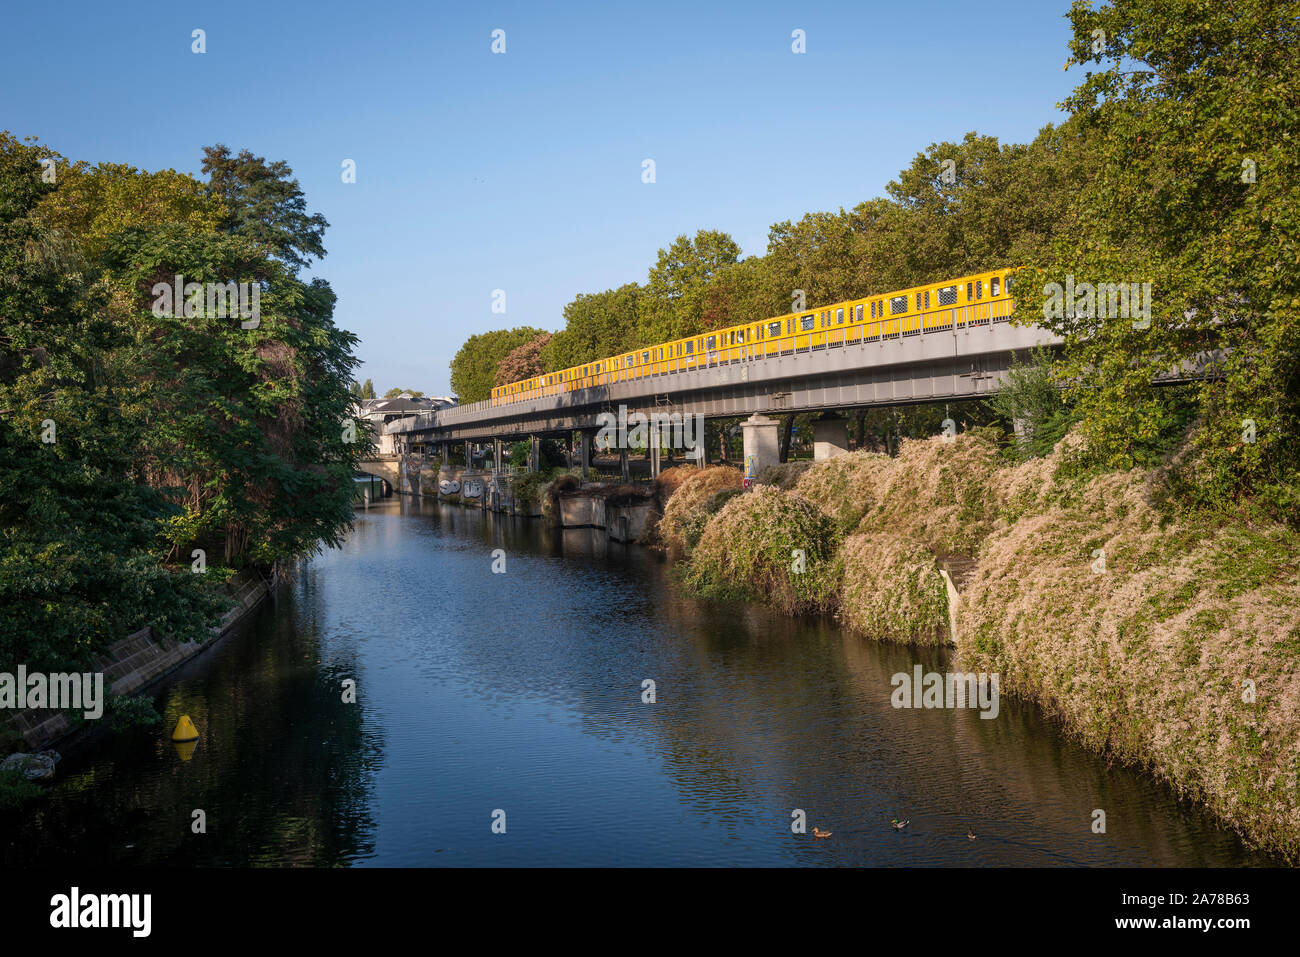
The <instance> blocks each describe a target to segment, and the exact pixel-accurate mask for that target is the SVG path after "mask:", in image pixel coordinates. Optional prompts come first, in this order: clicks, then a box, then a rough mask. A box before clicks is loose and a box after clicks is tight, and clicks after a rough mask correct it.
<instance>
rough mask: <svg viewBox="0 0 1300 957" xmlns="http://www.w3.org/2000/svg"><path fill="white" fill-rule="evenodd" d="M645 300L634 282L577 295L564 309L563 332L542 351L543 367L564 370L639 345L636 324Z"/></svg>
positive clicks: (643, 294) (642, 292)
mask: <svg viewBox="0 0 1300 957" xmlns="http://www.w3.org/2000/svg"><path fill="white" fill-rule="evenodd" d="M644 296H645V290H644V289H643V288H642V287H641V286H640V285H638V284H637V283H634V282H630V283H626V284H624V285H622V286H619V287H618V288H617V289H607V290H605V291H604V292H597V293H591V294H588V293H579V294H578V295H577V296H576V297H575V298H574V300H573V301H572V302H570V303H569V304H568V305H566V306H565V307H564V329H563V330H562V331H560V332H557V333H555V334H554V335H552V336H551V338H550V339H549V340H548V341H547V343H546V344H545V346H543V347H542V354H541V362H542V364H543V366H544V367H545V368H546V369H567V368H569V367H571V366H576V365H581V364H582V363H584V362H591V361H592V360H594V359H606V358H608V357H610V356H612V355H615V354H616V353H619V352H623V351H625V350H627V349H632V348H635V347H636V346H638V345H641V344H642V340H641V339H640V333H639V331H638V328H637V323H638V321H639V319H640V314H641V300H642V299H643V298H644ZM645 344H647V345H648V342H647V343H645Z"/></svg>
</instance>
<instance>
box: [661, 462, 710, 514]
mask: <svg viewBox="0 0 1300 957" xmlns="http://www.w3.org/2000/svg"><path fill="white" fill-rule="evenodd" d="M700 471H701V470H700V468H699V467H698V466H695V465H674V466H673V467H672V468H670V469H664V470H663V471H662V472H660V473H659V477H658V478H657V479H655V498H657V499H658V500H659V508H660V509H661V510H662V509H663V507H664V506H665V505H666V504H667V503H668V500H669V499H670V498H672V497H673V495H675V494H676V493H677V490H678V489H679V488H681V487H682V483H683V482H685V481H686V480H687V479H688V478H690V477H691V476H692V475H695V474H696V473H698V472H700Z"/></svg>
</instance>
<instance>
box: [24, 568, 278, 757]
mask: <svg viewBox="0 0 1300 957" xmlns="http://www.w3.org/2000/svg"><path fill="white" fill-rule="evenodd" d="M271 588H272V583H271V581H269V580H268V579H267V578H266V577H264V576H263V575H262V574H261V573H260V572H259V571H257V570H256V569H253V568H248V569H244V570H243V571H240V572H237V573H236V574H235V575H234V576H233V577H232V578H231V580H230V581H228V582H226V583H224V584H222V585H221V586H219V591H220V592H221V594H223V595H225V596H226V597H227V598H228V599H229V602H230V607H229V608H228V609H227V610H226V612H225V613H224V614H223V615H222V616H221V621H220V622H219V623H218V624H216V625H214V626H213V627H212V629H211V637H210V638H209V639H208V640H207V641H203V642H198V641H177V640H175V638H173V637H171V636H168V635H159V634H157V633H155V631H154V630H153V629H152V628H150V627H145V628H141V629H140V630H139V631H137V632H134V633H133V634H130V635H127V636H126V637H125V638H123V639H122V640H121V641H118V642H115V643H114V644H112V645H110V646H109V648H108V650H107V651H106V652H105V653H104V654H103V655H101V656H100V657H99V658H98V659H97V660H96V662H95V666H94V668H93V669H92V671H93V672H96V673H99V674H102V675H103V681H104V686H105V687H106V688H107V689H108V691H109V693H110V694H112V695H141V694H146V693H148V691H149V689H150V687H151V686H153V685H154V684H156V683H158V682H159V681H161V680H162V679H163V678H165V677H166V676H167V675H169V674H171V673H172V672H173V671H175V670H176V669H177V668H179V667H180V666H181V665H182V664H184V663H185V662H187V661H189V660H190V659H192V658H194V657H195V656H197V655H200V654H202V653H203V652H205V651H208V650H210V649H211V648H213V647H214V646H215V645H216V644H217V643H218V642H219V641H221V639H222V638H224V637H225V636H226V635H228V634H229V633H230V632H231V631H232V630H233V629H234V628H235V627H236V626H237V625H238V624H239V623H240V622H241V621H243V620H244V618H245V617H246V616H247V615H248V614H249V612H251V611H252V610H253V609H254V608H256V607H257V606H258V605H259V604H261V602H262V601H263V600H264V599H265V598H266V597H267V595H269V594H270V591H271ZM101 704H102V702H101ZM4 725H5V728H6V729H7V730H8V731H9V732H10V733H11V734H12V735H15V736H16V737H17V738H18V739H20V740H21V745H22V747H23V748H25V749H26V750H28V751H41V750H45V749H48V748H55V747H58V748H64V747H72V746H76V745H77V744H78V743H79V742H81V741H83V740H84V739H85V738H87V737H89V736H91V735H92V734H93V733H94V732H95V731H96V730H97V726H96V725H93V724H90V723H89V722H83V721H78V720H77V715H76V713H75V712H70V711H61V710H54V709H51V708H23V709H21V710H18V711H15V712H14V713H12V714H8V715H5V721H4Z"/></svg>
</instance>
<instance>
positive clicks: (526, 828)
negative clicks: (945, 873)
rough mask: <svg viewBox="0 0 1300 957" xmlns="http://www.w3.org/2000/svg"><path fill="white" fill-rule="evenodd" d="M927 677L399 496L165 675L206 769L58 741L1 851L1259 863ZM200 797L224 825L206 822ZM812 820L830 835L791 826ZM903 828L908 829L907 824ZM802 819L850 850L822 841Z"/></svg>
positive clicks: (912, 653)
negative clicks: (906, 677)
mask: <svg viewBox="0 0 1300 957" xmlns="http://www.w3.org/2000/svg"><path fill="white" fill-rule="evenodd" d="M497 550H501V551H502V552H503V553H504V558H505V565H504V571H502V572H499V573H498V572H494V571H493V566H494V561H495V559H494V552H496V551H497ZM917 664H921V665H922V666H923V667H924V670H925V671H927V672H932V671H933V672H944V671H947V670H950V667H951V658H950V652H948V651H946V650H945V649H942V648H911V647H906V646H902V645H896V644H889V643H882V642H868V641H863V640H862V639H861V638H860V637H859V636H857V635H854V634H851V633H850V632H848V631H847V630H845V629H843V628H842V627H840V626H839V625H838V624H837V623H836V622H835V621H834V620H833V619H830V618H825V617H817V618H806V619H789V618H785V617H783V616H779V615H773V614H771V611H770V609H768V608H767V607H765V606H763V605H761V604H752V603H747V602H710V601H700V600H698V599H696V598H693V597H692V596H691V595H690V594H689V593H687V592H686V591H685V590H684V589H683V588H682V587H681V585H680V583H679V582H677V581H676V579H675V576H674V575H673V574H672V572H671V568H670V566H669V565H668V564H667V563H666V562H664V561H663V560H662V559H661V558H659V557H657V556H655V555H654V554H653V553H651V552H649V551H648V550H646V549H642V548H638V547H634V546H628V545H624V544H620V543H617V542H611V541H610V540H609V538H608V536H607V535H605V534H604V533H602V532H600V531H599V530H596V529H572V530H557V529H551V528H548V527H545V526H544V525H542V524H541V523H538V522H528V521H525V520H522V519H518V518H512V517H509V516H501V515H495V514H492V513H487V514H485V513H483V512H482V511H480V510H469V509H462V508H452V507H446V506H439V505H437V504H436V503H434V502H432V501H429V500H425V501H423V502H421V501H419V500H416V499H413V498H410V497H406V496H402V497H399V498H395V499H391V500H387V501H385V502H384V503H382V504H379V505H372V507H371V508H370V509H369V510H366V511H361V512H358V516H357V524H356V527H355V528H354V529H353V531H352V532H351V533H350V534H349V535H348V537H347V539H346V541H345V542H344V544H343V546H342V547H341V548H339V549H335V550H331V551H328V552H326V553H324V554H322V555H320V556H318V557H317V558H315V559H312V560H311V561H309V562H306V563H304V564H303V565H302V566H301V568H300V569H299V571H298V573H297V575H296V576H295V577H294V580H293V581H292V582H291V583H290V584H288V585H285V586H282V588H281V590H280V593H279V600H278V602H277V603H275V604H274V605H273V604H271V603H263V605H262V606H261V607H259V608H258V609H256V610H255V611H254V612H253V613H252V614H251V615H250V616H249V618H248V620H247V623H246V625H245V626H244V627H241V628H240V629H237V630H236V632H235V633H233V634H232V635H230V636H229V637H228V638H227V639H226V640H225V641H223V642H222V643H221V645H219V646H218V647H216V648H214V649H213V650H212V652H211V653H210V654H205V655H203V656H201V657H199V658H197V659H195V660H194V661H192V662H190V663H189V664H187V665H185V666H184V667H182V668H181V669H180V670H179V671H177V672H175V673H174V674H173V675H172V676H171V677H170V678H169V679H167V680H166V681H165V682H163V686H162V687H161V688H160V689H159V690H158V692H157V695H156V706H157V708H158V710H159V711H160V712H161V713H163V715H164V718H165V721H164V724H165V725H167V726H168V727H170V725H172V724H174V723H175V720H176V719H177V718H178V717H179V715H180V714H182V713H185V714H190V715H191V716H192V717H193V718H194V720H195V723H196V725H197V726H198V728H199V731H200V734H201V740H200V742H199V746H198V748H197V749H196V750H195V752H194V754H193V756H192V758H191V759H190V760H189V761H182V760H180V758H179V757H178V756H177V754H176V753H175V751H174V750H173V749H172V748H171V746H170V744H169V743H168V742H167V741H166V740H165V735H164V734H161V733H160V732H158V731H156V730H153V729H151V730H140V731H134V732H130V733H128V734H125V735H122V736H120V737H118V736H114V737H113V738H111V739H109V740H107V741H106V742H105V743H104V744H103V746H102V747H99V746H97V747H96V748H94V749H86V750H84V751H82V752H75V751H74V752H71V753H69V754H68V756H67V757H66V758H65V760H64V762H63V764H61V765H60V768H59V776H58V778H57V779H56V781H55V783H54V784H53V785H52V786H51V790H50V791H49V793H48V795H47V797H46V798H43V799H41V801H39V802H36V803H35V804H34V805H32V806H31V807H29V808H26V809H22V810H21V811H19V812H3V813H0V834H3V837H2V838H0V857H2V858H3V863H4V864H5V865H6V866H24V865H26V864H30V863H32V862H38V861H39V862H42V863H47V864H57V863H66V862H69V861H72V860H74V859H77V858H78V857H79V856H84V855H91V854H93V855H95V856H96V859H97V860H100V861H103V862H105V863H109V864H112V863H168V864H178V865H179V864H198V865H239V864H256V865H287V864H315V865H320V866H337V865H368V864H379V865H395V866H418V865H433V866H437V865H539V864H571V865H613V866H621V865H629V864H659V865H676V866H683V865H704V866H720V865H721V866H726V865H732V864H748V865H758V866H763V865H783V864H808V865H823V864H825V865H846V864H847V865H967V866H969V865H1135V866H1138V865H1187V866H1196V865H1208V866H1233V865H1240V864H1262V863H1268V862H1269V859H1268V858H1266V857H1262V856H1259V855H1257V854H1255V853H1253V852H1251V851H1249V850H1247V849H1246V848H1245V847H1243V846H1242V844H1241V842H1240V841H1239V840H1238V839H1237V838H1236V837H1235V836H1234V835H1233V834H1231V833H1230V832H1227V831H1225V830H1223V829H1222V828H1220V827H1218V826H1216V825H1215V824H1214V823H1213V821H1212V820H1210V819H1209V817H1208V815H1206V814H1204V813H1202V812H1200V811H1197V810H1196V809H1195V808H1193V807H1191V806H1189V805H1187V804H1183V803H1180V802H1179V801H1178V800H1177V799H1176V798H1174V797H1173V795H1171V794H1170V793H1169V791H1168V790H1167V789H1165V788H1163V787H1160V786H1158V785H1156V784H1155V783H1153V782H1151V781H1149V780H1147V779H1146V778H1144V777H1143V776H1141V775H1139V774H1136V773H1133V772H1130V771H1127V770H1125V769H1123V768H1120V767H1108V766H1107V764H1106V762H1104V761H1102V760H1099V759H1098V758H1096V757H1095V756H1093V755H1092V754H1090V753H1089V752H1088V751H1086V750H1085V749H1084V748H1082V747H1080V746H1078V745H1077V744H1074V743H1073V742H1071V741H1070V740H1068V739H1067V738H1066V737H1065V736H1064V735H1062V734H1061V733H1060V732H1059V731H1058V730H1057V729H1056V728H1055V727H1053V726H1052V725H1051V724H1050V723H1049V722H1047V721H1045V720H1044V719H1043V718H1042V717H1041V715H1040V714H1039V713H1038V711H1037V709H1035V708H1033V707H1029V706H1026V705H1024V704H1022V703H1020V702H1016V701H1013V700H1009V699H1004V701H1003V704H1002V708H1001V710H1000V713H999V716H998V719H997V720H985V719H981V718H980V717H979V712H978V711H974V710H944V709H929V710H927V709H896V708H894V707H893V706H892V705H891V703H890V694H891V692H892V691H893V686H892V684H891V681H892V679H893V676H894V675H896V674H898V673H908V674H910V673H911V672H912V670H913V668H914V667H915V666H916V665H917ZM346 680H355V681H356V683H357V697H356V703H355V704H347V703H345V702H344V700H343V694H342V691H343V682H344V681H346ZM647 680H649V681H653V682H654V685H653V689H654V696H653V698H654V700H653V702H647V701H645V696H646V691H647V688H646V687H645V685H644V683H645V682H646V681H647ZM195 808H202V809H204V810H205V812H206V814H207V820H208V831H207V833H206V834H202V835H196V834H193V833H192V831H191V827H190V825H191V812H192V811H193V809H195ZM1097 808H1105V809H1108V812H1109V813H1108V825H1107V830H1106V832H1105V833H1104V834H1097V833H1094V832H1093V831H1092V829H1091V825H1092V817H1091V815H1092V812H1093V810H1094V809H1097ZM497 810H500V811H504V812H505V817H506V832H505V833H504V834H499V833H493V830H492V823H493V814H494V812H495V811H497ZM796 810H801V811H803V812H804V813H805V814H806V816H807V824H808V831H809V833H806V834H796V833H794V832H793V831H792V830H791V824H792V823H793V818H792V814H793V812H794V811H796ZM894 817H899V818H903V817H906V818H909V819H910V820H911V824H910V825H909V827H908V828H907V829H906V830H905V831H903V832H897V831H895V830H893V829H892V828H891V827H890V824H889V821H890V819H891V818H894ZM38 822H39V823H38ZM813 826H818V827H821V828H823V829H827V830H831V831H833V832H834V836H833V837H832V838H830V839H828V840H825V841H814V839H813V838H812V836H811V833H810V832H811V828H812V827H813ZM968 830H969V831H972V832H973V833H975V834H976V836H977V837H976V840H970V839H969V838H968V837H967V832H968Z"/></svg>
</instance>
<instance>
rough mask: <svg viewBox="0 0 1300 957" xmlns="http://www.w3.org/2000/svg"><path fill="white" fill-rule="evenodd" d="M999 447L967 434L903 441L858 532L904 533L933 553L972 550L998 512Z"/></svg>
mask: <svg viewBox="0 0 1300 957" xmlns="http://www.w3.org/2000/svg"><path fill="white" fill-rule="evenodd" d="M998 473H999V468H998V450H997V446H995V445H994V444H993V443H992V442H991V441H989V440H988V439H986V438H985V437H983V436H981V435H972V434H969V433H966V434H962V435H959V436H957V437H956V439H955V440H954V441H950V442H945V441H943V439H941V438H940V437H938V436H935V437H933V438H929V439H910V440H906V441H904V442H903V444H902V447H901V448H900V449H899V453H898V457H897V458H895V459H893V460H892V467H891V468H889V469H888V470H887V471H886V472H885V473H884V474H885V475H886V476H887V484H885V485H884V486H883V487H881V488H880V489H879V490H878V492H877V495H878V498H877V500H876V503H875V504H873V505H872V507H871V508H869V509H867V511H866V514H865V515H864V516H863V519H862V521H861V523H860V524H859V525H858V531H860V532H864V533H872V532H877V531H889V532H893V533H895V534H899V535H903V536H904V537H907V538H910V539H912V540H914V541H916V542H919V543H920V544H922V545H924V546H925V547H926V548H928V549H930V551H931V552H932V553H933V554H935V555H938V556H947V555H973V554H974V553H975V552H976V551H977V550H978V548H979V544H980V542H981V540H982V539H983V538H984V536H985V535H987V534H988V532H989V531H990V530H991V529H992V527H993V524H994V520H995V517H996V515H997V497H996V494H995V492H994V486H995V482H996V480H997V476H998Z"/></svg>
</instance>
